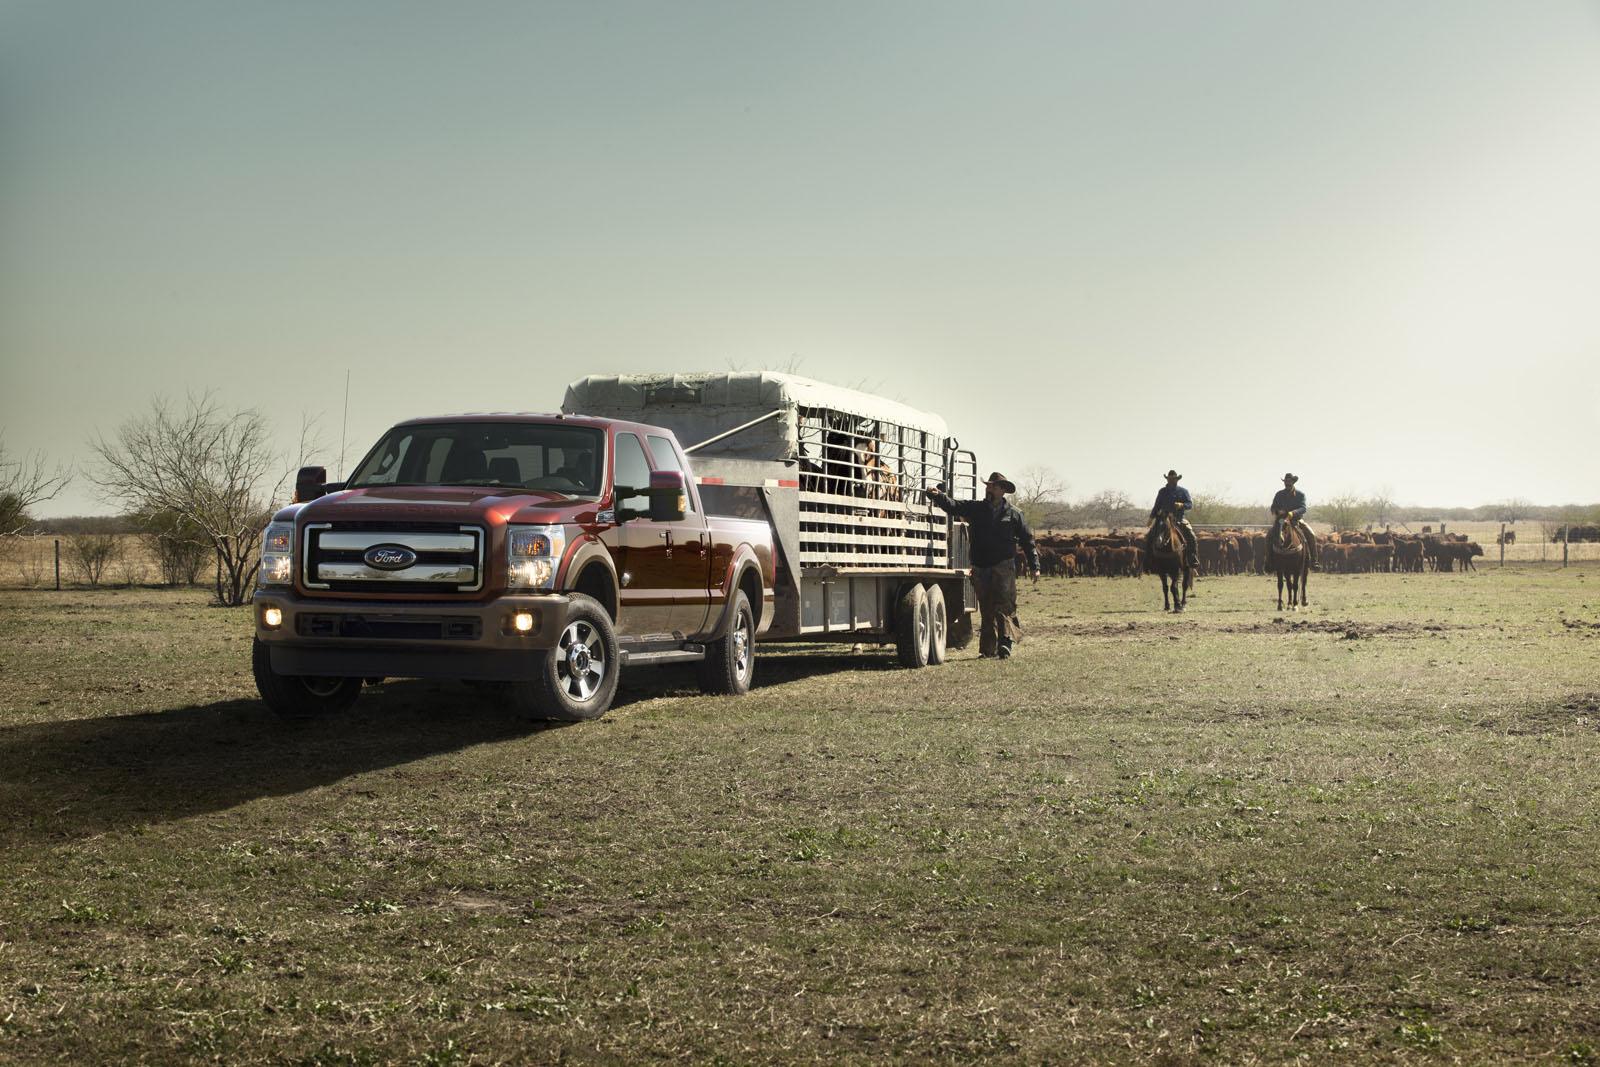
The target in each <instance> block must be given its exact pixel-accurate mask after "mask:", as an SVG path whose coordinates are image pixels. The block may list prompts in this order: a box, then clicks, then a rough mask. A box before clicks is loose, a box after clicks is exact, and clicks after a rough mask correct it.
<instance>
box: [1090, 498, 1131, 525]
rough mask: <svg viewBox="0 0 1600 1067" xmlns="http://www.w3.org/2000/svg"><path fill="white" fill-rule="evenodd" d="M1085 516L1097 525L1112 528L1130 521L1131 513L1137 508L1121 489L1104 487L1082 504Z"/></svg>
mask: <svg viewBox="0 0 1600 1067" xmlns="http://www.w3.org/2000/svg"><path fill="white" fill-rule="evenodd" d="M1080 510H1081V511H1082V512H1083V514H1084V515H1085V517H1087V518H1089V519H1091V520H1092V521H1093V522H1094V524H1095V525H1096V526H1104V527H1105V528H1107V529H1112V528H1114V527H1115V526H1117V525H1118V524H1119V523H1123V522H1128V521H1130V518H1129V513H1130V512H1133V511H1134V510H1135V507H1134V503H1133V500H1132V498H1131V497H1129V496H1128V494H1127V493H1124V492H1123V491H1122V490H1120V489H1103V490H1101V491H1100V492H1098V493H1096V494H1095V495H1094V496H1092V497H1090V498H1089V499H1088V500H1085V501H1084V502H1083V503H1082V504H1081V505H1080Z"/></svg>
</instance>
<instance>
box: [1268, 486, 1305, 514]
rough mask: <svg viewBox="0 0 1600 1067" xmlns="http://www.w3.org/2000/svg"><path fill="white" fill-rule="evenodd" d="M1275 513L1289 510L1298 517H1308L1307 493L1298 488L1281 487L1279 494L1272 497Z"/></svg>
mask: <svg viewBox="0 0 1600 1067" xmlns="http://www.w3.org/2000/svg"><path fill="white" fill-rule="evenodd" d="M1272 510H1273V512H1274V513H1277V512H1279V511H1287V512H1288V513H1289V514H1290V515H1292V516H1293V517H1295V518H1297V519H1303V518H1305V517H1306V495H1305V494H1304V493H1302V492H1301V491H1300V490H1298V489H1279V490H1278V495H1277V496H1275V497H1273V498H1272Z"/></svg>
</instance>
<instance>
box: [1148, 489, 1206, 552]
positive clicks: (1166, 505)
mask: <svg viewBox="0 0 1600 1067" xmlns="http://www.w3.org/2000/svg"><path fill="white" fill-rule="evenodd" d="M1181 481H1183V475H1181V474H1179V473H1178V472H1177V471H1174V470H1169V471H1167V484H1166V485H1164V486H1162V487H1161V488H1160V489H1158V490H1157V491H1156V503H1155V507H1153V508H1151V509H1150V532H1149V533H1147V534H1145V535H1144V547H1145V551H1147V552H1149V553H1150V554H1151V555H1154V554H1155V550H1156V538H1157V537H1158V536H1159V535H1160V531H1161V523H1160V521H1159V520H1160V518H1161V516H1163V515H1171V516H1172V518H1173V520H1174V521H1175V522H1176V524H1177V527H1178V533H1179V534H1180V535H1181V536H1182V537H1183V561H1184V562H1185V563H1187V564H1188V565H1189V567H1190V568H1191V569H1193V570H1199V569H1200V545H1199V543H1198V542H1197V541H1196V540H1195V535H1194V527H1193V526H1190V525H1189V514H1188V513H1189V512H1190V511H1191V510H1193V509H1194V500H1193V498H1191V497H1190V496H1189V490H1187V489H1185V488H1184V487H1183V486H1181V485H1179V484H1178V483H1179V482H1181Z"/></svg>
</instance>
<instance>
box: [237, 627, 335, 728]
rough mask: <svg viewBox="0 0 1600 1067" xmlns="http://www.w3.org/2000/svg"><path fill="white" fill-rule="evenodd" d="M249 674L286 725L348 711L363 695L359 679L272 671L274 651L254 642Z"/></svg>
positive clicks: (257, 641)
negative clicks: (252, 675)
mask: <svg viewBox="0 0 1600 1067" xmlns="http://www.w3.org/2000/svg"><path fill="white" fill-rule="evenodd" d="M250 673H252V674H254V675H255V679H256V692H258V693H260V694H261V699H262V701H263V702H265V703H266V705H267V707H269V708H271V709H272V711H273V712H274V713H275V714H276V715H277V716H278V718H280V719H283V720H284V721H286V722H311V721H312V720H314V719H321V718H324V717H326V716H329V715H337V714H338V713H339V712H341V711H345V710H347V709H348V708H349V707H350V705H352V704H354V703H355V702H356V697H358V696H360V695H361V679H360V678H321V677H309V676H308V677H300V676H299V675H291V674H279V673H278V672H277V671H275V670H273V669H272V651H271V649H269V648H268V647H267V646H266V645H264V644H262V643H261V640H260V639H259V638H257V639H255V640H254V641H253V642H252V643H251V646H250Z"/></svg>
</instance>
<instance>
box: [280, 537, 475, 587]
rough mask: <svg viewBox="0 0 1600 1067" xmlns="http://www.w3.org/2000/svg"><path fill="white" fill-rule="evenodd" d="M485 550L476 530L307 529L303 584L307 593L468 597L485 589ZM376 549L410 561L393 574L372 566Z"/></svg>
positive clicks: (302, 555)
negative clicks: (386, 550)
mask: <svg viewBox="0 0 1600 1067" xmlns="http://www.w3.org/2000/svg"><path fill="white" fill-rule="evenodd" d="M483 545H484V532H483V528H482V527H479V526H449V525H445V524H442V523H434V524H426V525H424V524H420V523H413V524H408V525H406V526H404V527H397V526H387V525H381V524H377V523H328V522H322V523H311V524H309V525H307V526H306V529H305V546H304V551H303V552H302V553H301V559H302V560H303V561H304V562H303V564H302V571H301V579H302V581H303V582H304V583H305V586H306V588H307V589H326V590H328V591H330V592H349V593H393V592H412V591H414V592H419V593H423V592H426V593H470V592H474V591H476V590H479V589H482V588H483ZM379 547H384V548H391V549H394V550H396V551H394V552H389V553H385V555H388V556H390V557H396V556H400V557H405V556H409V557H410V561H409V562H407V563H403V565H401V566H399V567H396V568H394V569H390V568H388V567H381V566H374V565H373V563H372V561H371V559H369V556H368V553H369V550H371V549H374V548H379ZM380 562H381V561H380Z"/></svg>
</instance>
